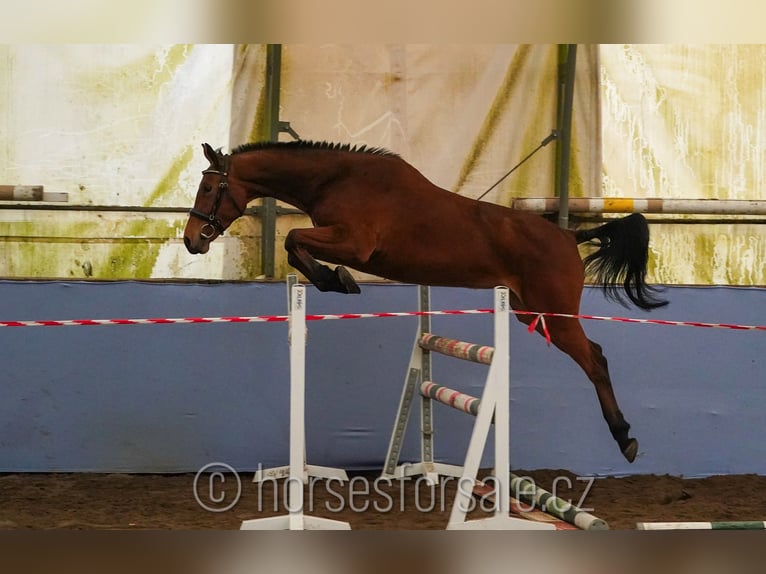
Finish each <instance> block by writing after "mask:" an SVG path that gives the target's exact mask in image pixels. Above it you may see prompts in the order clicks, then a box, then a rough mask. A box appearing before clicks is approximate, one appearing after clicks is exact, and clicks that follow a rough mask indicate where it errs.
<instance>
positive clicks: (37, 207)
mask: <svg viewBox="0 0 766 574" xmlns="http://www.w3.org/2000/svg"><path fill="white" fill-rule="evenodd" d="M6 209H8V210H15V211H86V212H92V211H104V212H114V213H169V214H174V213H183V214H187V213H189V208H188V207H155V206H145V205H69V204H67V205H48V204H37V203H32V204H29V203H12V204H9V205H2V204H0V212H2V211H4V210H6ZM274 214H275V215H276V216H280V215H306V214H305V213H304V212H303V211H301V210H300V209H295V208H293V207H282V206H281V205H277V206H276V207H275V208H274ZM242 215H249V216H256V217H262V216H263V206H262V205H254V206H252V207H248V208H247V209H246V210H245V211H244V213H243V214H242Z"/></svg>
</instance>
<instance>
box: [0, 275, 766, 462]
mask: <svg viewBox="0 0 766 574" xmlns="http://www.w3.org/2000/svg"><path fill="white" fill-rule="evenodd" d="M666 296H667V297H668V298H669V299H670V300H671V304H670V305H669V306H668V307H666V308H663V309H660V310H658V311H655V312H653V313H650V314H647V313H643V312H640V311H637V310H635V309H629V310H628V309H625V308H623V307H620V306H619V305H616V304H613V303H610V302H608V301H606V300H604V298H603V297H602V295H601V293H600V291H598V290H596V289H593V288H587V289H586V292H585V295H584V298H583V305H582V312H583V313H587V314H593V315H609V316H625V317H648V318H662V319H672V320H692V321H705V322H722V323H741V324H759V325H763V324H766V290H764V289H753V288H728V287H674V288H669V289H668V290H667V292H666ZM307 301H308V312H309V313H341V312H375V311H410V310H415V309H416V308H417V288H416V287H414V286H411V285H389V284H366V285H363V287H362V294H361V295H357V296H348V295H346V296H343V295H337V294H326V293H319V292H317V291H316V290H315V289H314V288H313V287H311V286H309V287H308V289H307ZM491 306H492V293H491V291H472V290H464V289H432V307H433V309H471V308H479V307H491ZM285 312H286V298H285V285H284V283H210V284H199V283H153V282H105V283H101V282H58V281H56V282H26V281H3V282H0V318H1V319H2V320H6V321H8V320H43V319H80V318H89V319H111V318H142V317H183V316H208V317H211V316H230V315H270V314H284V313H285ZM416 321H417V320H416V319H415V318H413V317H407V318H387V319H362V320H348V321H320V322H310V323H309V325H308V348H307V353H308V355H307V381H306V384H307V453H308V460H309V462H310V463H312V464H319V465H326V466H334V467H343V468H346V469H349V470H356V469H379V468H381V467H382V464H383V459H384V457H385V453H386V448H387V445H388V439H389V434H390V431H391V426H392V424H393V419H394V416H395V412H396V408H397V404H398V401H399V397H400V394H401V386H402V382H403V377H404V373H405V370H406V367H407V364H408V359H409V354H410V350H411V347H412V343H413V339H414V336H415V330H416ZM585 329H586V331H587V332H588V334H589V336H590V337H591V338H592V339H594V340H595V341H597V342H599V343H601V344H602V346H603V347H604V351H605V354H606V355H607V357H608V359H609V365H610V370H611V373H612V378H613V381H614V385H615V391H616V394H617V397H618V400H619V401H620V404H621V407H622V410H623V412H624V413H625V416H626V418H627V419H628V421H629V422H630V423H631V424H632V425H633V434H634V435H635V436H636V437H637V438H638V439H639V441H640V456H639V458H638V459H637V461H636V462H635V463H634V464H632V465H630V464H628V463H627V462H625V461H624V460H623V459H622V456H621V455H620V453H619V452H618V450H617V447H616V445H615V444H614V442H613V441H612V439H611V437H610V435H609V432H608V430H607V428H606V424H605V423H604V421H603V420H602V418H601V414H600V410H599V408H598V404H597V401H596V397H595V393H594V391H593V388H592V386H591V384H590V382H589V381H588V380H587V379H586V377H585V375H584V374H583V373H582V372H581V371H580V370H579V368H578V367H577V366H576V365H575V364H574V363H573V362H572V361H571V359H569V357H567V356H565V355H563V354H562V353H560V352H559V351H558V350H556V349H554V348H552V347H551V348H549V347H547V346H546V344H545V340H544V339H543V338H542V337H539V336H537V335H530V334H528V333H527V332H526V329H525V328H524V326H523V325H521V324H520V323H518V322H516V321H512V331H511V442H512V452H511V464H512V466H513V467H514V468H516V469H538V468H562V469H567V470H571V471H572V472H575V473H578V474H580V475H614V476H619V475H626V474H647V473H652V474H671V475H684V476H707V475H715V474H739V473H757V474H766V443H764V440H763V437H764V436H766V417H765V416H764V413H766V376H764V368H765V367H766V365H764V360H765V358H766V333H764V332H761V331H758V332H754V331H732V330H724V329H702V328H690V327H665V326H655V325H626V324H620V323H612V322H599V321H586V322H585ZM432 330H433V331H434V332H435V333H437V334H440V335H444V336H451V337H455V338H460V339H462V340H467V341H471V342H477V343H484V344H492V317H491V316H490V315H477V316H461V317H434V318H433V328H432ZM0 348H1V349H2V353H3V369H2V387H1V388H2V400H1V401H0V472H50V471H56V472H69V471H92V472H188V471H192V472H194V471H196V470H198V469H199V468H201V467H202V466H204V465H206V464H208V463H210V462H225V463H227V464H229V465H231V466H233V467H235V468H236V469H238V470H243V471H250V470H254V469H256V468H258V466H259V465H262V466H263V467H264V468H268V467H271V466H278V465H284V464H286V463H287V454H288V430H289V429H288V391H289V388H288V349H287V326H286V325H285V324H284V323H271V324H265V323H251V324H210V325H159V326H143V325H141V326H98V327H30V328H0ZM485 374H486V367H484V366H480V365H474V364H469V363H465V362H462V361H457V360H455V359H449V358H446V357H442V356H439V355H434V377H433V378H434V380H435V381H437V382H439V383H441V384H445V385H447V386H451V387H455V388H458V389H460V390H463V391H465V392H469V393H471V394H477V395H479V394H480V393H481V387H482V385H483V380H484V376H485ZM418 422H419V421H418V420H417V417H415V418H413V420H412V421H411V423H410V429H409V431H408V433H407V441H406V446H405V449H404V456H403V459H404V460H415V459H416V458H417V456H418V453H419V447H418V443H417V437H416V434H415V428H416V427H417V426H418ZM472 423H473V419H472V418H471V417H469V416H466V415H463V414H461V413H458V412H455V411H452V410H451V409H448V408H446V407H445V408H441V407H438V406H437V407H436V437H435V440H436V454H437V457H438V459H439V460H442V461H445V462H451V463H458V464H459V463H461V462H462V458H463V456H464V454H465V449H466V447H467V444H468V437H469V434H470V429H471V425H472ZM488 452H490V451H489V450H488ZM487 460H488V462H489V463H490V464H491V459H490V458H488V459H487Z"/></svg>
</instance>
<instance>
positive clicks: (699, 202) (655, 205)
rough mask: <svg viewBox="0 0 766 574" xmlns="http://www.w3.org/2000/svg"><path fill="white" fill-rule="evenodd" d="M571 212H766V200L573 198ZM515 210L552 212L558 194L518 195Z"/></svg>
mask: <svg viewBox="0 0 766 574" xmlns="http://www.w3.org/2000/svg"><path fill="white" fill-rule="evenodd" d="M567 204H568V206H569V211H570V212H572V213H656V214H662V213H666V214H679V215H681V214H684V215H766V201H764V200H751V199H630V198H622V197H572V198H569V200H568V203H567ZM511 208H512V209H518V210H520V211H534V212H538V213H551V212H555V211H558V210H559V198H558V197H540V198H516V199H514V200H513V201H512V202H511Z"/></svg>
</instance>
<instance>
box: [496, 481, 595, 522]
mask: <svg viewBox="0 0 766 574" xmlns="http://www.w3.org/2000/svg"><path fill="white" fill-rule="evenodd" d="M511 493H512V494H514V495H515V498H516V499H518V500H521V501H522V502H524V503H526V504H534V505H535V507H537V508H539V509H540V510H542V511H543V512H546V513H547V514H550V515H551V516H555V517H556V518H558V519H560V520H563V521H564V522H568V523H569V524H572V525H573V526H576V527H577V528H579V529H581V530H609V525H608V524H607V523H606V521H604V520H602V519H601V518H598V517H597V516H593V515H592V514H590V513H589V512H586V511H585V510H582V509H581V508H578V507H577V506H575V505H574V504H572V503H571V502H570V501H568V500H564V499H563V498H559V497H558V496H555V495H553V494H551V493H550V492H548V491H547V490H545V489H543V488H540V487H539V486H537V484H535V483H534V482H533V481H531V480H529V479H528V478H524V477H521V476H516V475H515V474H513V473H511Z"/></svg>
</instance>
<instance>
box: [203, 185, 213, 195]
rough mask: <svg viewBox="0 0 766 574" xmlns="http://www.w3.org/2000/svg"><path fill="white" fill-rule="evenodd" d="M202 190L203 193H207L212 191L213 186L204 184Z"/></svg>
mask: <svg viewBox="0 0 766 574" xmlns="http://www.w3.org/2000/svg"><path fill="white" fill-rule="evenodd" d="M202 189H203V190H204V191H205V193H209V192H211V191H213V186H212V185H210V184H209V183H206V184H205V185H204V186H202Z"/></svg>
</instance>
